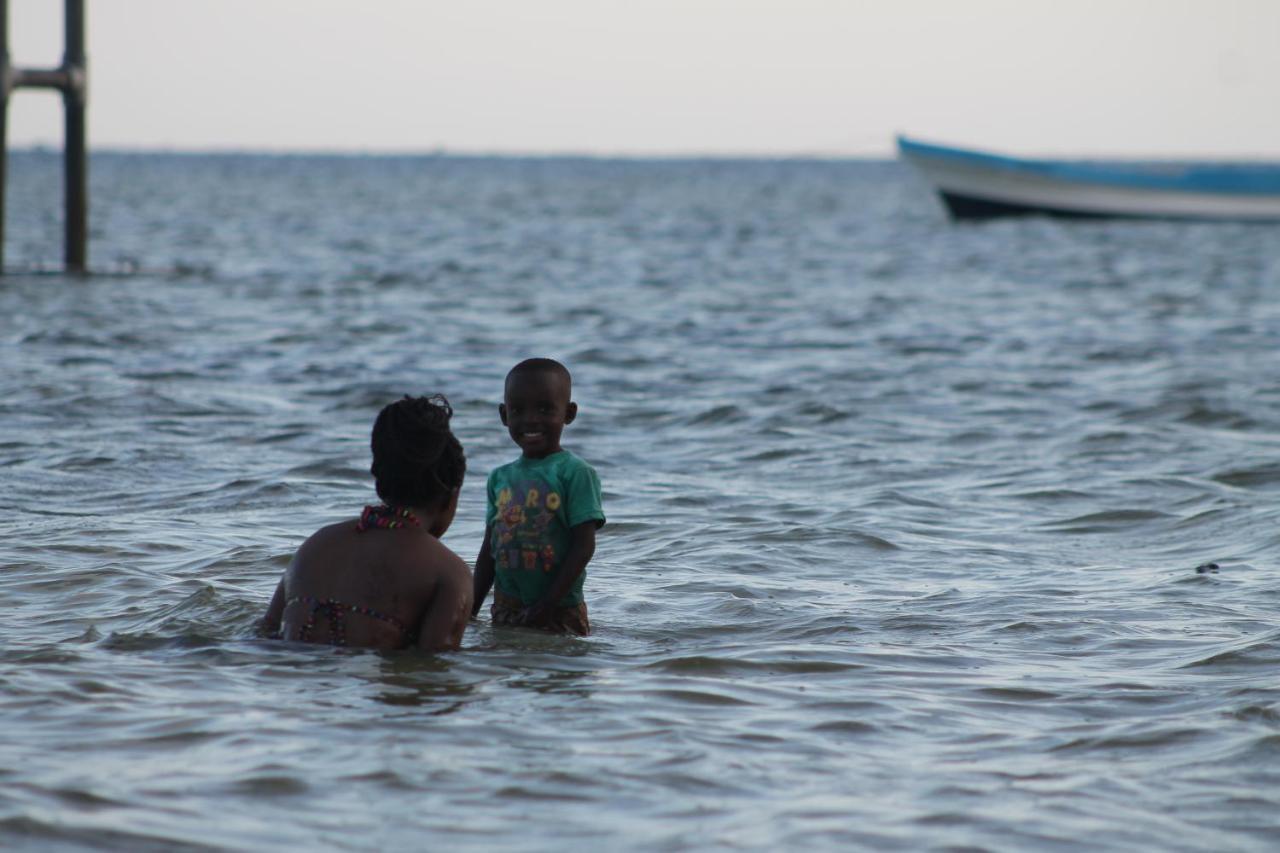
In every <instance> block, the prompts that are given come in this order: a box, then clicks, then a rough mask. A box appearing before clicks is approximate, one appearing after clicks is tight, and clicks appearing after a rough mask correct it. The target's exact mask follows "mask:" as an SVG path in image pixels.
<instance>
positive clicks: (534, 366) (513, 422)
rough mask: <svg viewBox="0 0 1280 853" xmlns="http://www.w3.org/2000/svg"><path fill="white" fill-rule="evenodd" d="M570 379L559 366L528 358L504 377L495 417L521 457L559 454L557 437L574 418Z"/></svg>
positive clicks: (535, 457)
mask: <svg viewBox="0 0 1280 853" xmlns="http://www.w3.org/2000/svg"><path fill="white" fill-rule="evenodd" d="M572 396H573V379H572V378H571V377H570V376H569V371H568V370H567V369H566V368H565V366H564V365H563V364H561V363H560V362H558V361H554V360H552V359H549V358H529V359H525V360H524V361H522V362H520V363H519V364H517V365H516V366H515V367H513V368H511V371H510V372H509V373H507V383H506V387H505V388H504V389H503V393H502V404H501V405H499V406H498V416H499V417H501V418H502V423H503V424H504V425H506V427H507V432H509V433H510V434H511V440H512V441H514V442H515V443H516V444H517V445H519V447H520V449H521V450H522V451H524V455H525V456H527V457H529V458H531V459H541V458H543V457H544V456H550V455H551V454H552V453H556V452H557V451H559V450H560V433H562V432H564V428H565V427H566V426H567V425H568V424H571V423H573V419H574V418H576V417H577V416H578V404H577V403H575V402H573V400H572Z"/></svg>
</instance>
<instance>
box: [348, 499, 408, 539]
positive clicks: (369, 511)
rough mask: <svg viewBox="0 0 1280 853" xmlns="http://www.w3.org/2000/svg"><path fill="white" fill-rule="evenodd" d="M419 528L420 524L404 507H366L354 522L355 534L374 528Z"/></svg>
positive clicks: (384, 505)
mask: <svg viewBox="0 0 1280 853" xmlns="http://www.w3.org/2000/svg"><path fill="white" fill-rule="evenodd" d="M421 526H422V522H421V521H418V517H417V516H416V515H414V514H413V513H412V512H411V511H409V510H407V509H405V508H404V507H399V506H387V505H386V504H379V505H378V506H367V507H365V508H364V512H362V513H360V520H359V521H357V522H356V533H364V532H365V531H366V530H372V529H374V528H377V529H379V530H394V529H396V528H397V527H421Z"/></svg>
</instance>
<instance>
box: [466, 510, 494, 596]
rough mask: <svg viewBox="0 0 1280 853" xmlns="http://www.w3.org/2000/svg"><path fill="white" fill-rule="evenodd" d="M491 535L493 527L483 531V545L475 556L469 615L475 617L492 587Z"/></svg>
mask: <svg viewBox="0 0 1280 853" xmlns="http://www.w3.org/2000/svg"><path fill="white" fill-rule="evenodd" d="M492 535H493V525H492V524H490V525H489V526H487V527H486V528H485V529H484V544H482V545H481V546H480V553H479V555H477V556H476V573H475V578H474V580H473V581H472V587H471V615H472V616H475V615H476V614H477V613H479V612H480V608H481V607H482V606H483V605H484V600H485V597H486V596H488V595H489V590H490V589H491V588H492V587H493V553H492V552H491V551H490V550H489V539H490V537H491V536H492Z"/></svg>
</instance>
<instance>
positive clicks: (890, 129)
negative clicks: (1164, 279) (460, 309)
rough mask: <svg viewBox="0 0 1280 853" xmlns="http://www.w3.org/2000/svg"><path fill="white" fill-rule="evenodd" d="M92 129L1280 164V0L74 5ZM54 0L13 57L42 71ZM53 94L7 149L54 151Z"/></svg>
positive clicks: (315, 0)
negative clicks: (924, 146)
mask: <svg viewBox="0 0 1280 853" xmlns="http://www.w3.org/2000/svg"><path fill="white" fill-rule="evenodd" d="M86 5H87V6H88V12H87V14H88V28H89V44H88V50H89V62H90V102H89V108H90V122H89V132H90V145H91V146H98V147H113V148H120V147H127V148H178V149H201V150H204V149H226V148H236V149H268V150H286V149H298V150H317V149H319V150H341V151H427V150H434V149H444V150H448V151H459V152H536V153H551V152H573V153H595V154H664V155H665V154H731V155H732V154H775V155H887V154H889V153H890V152H891V149H892V143H893V136H894V134H895V133H896V132H906V133H909V134H913V135H916V136H920V137H922V138H925V139H929V140H936V141H944V142H957V143H966V144H973V145H980V146H983V147H988V148H993V149H996V150H1000V151H1005V152H1009V153H1035V154H1047V153H1063V154H1083V155H1089V154H1092V155H1106V154H1117V155H1132V156H1141V155H1155V156H1174V155H1190V156H1198V155H1211V156H1262V157H1270V158H1274V159H1280V109H1277V104H1278V103H1280V89H1278V86H1280V45H1278V42H1280V0H87V3H86ZM62 6H63V4H62V3H61V2H57V0H10V3H9V7H10V27H9V31H10V35H9V42H10V52H11V54H12V57H13V61H14V64H16V65H18V66H22V67H47V66H54V65H57V64H58V62H59V61H60V58H61V53H62ZM61 121H62V119H61V107H60V102H59V100H58V98H57V96H56V95H54V94H52V93H48V92H33V91H26V90H24V91H19V92H17V93H15V94H14V95H13V96H11V99H10V102H9V138H10V141H11V143H12V144H15V145H28V144H32V143H44V144H49V145H54V146H60V145H61V141H62V124H61Z"/></svg>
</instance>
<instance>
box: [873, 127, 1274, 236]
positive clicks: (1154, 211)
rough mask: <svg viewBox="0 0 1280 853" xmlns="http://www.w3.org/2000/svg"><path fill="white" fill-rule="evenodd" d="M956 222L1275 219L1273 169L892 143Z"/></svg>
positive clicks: (907, 142)
mask: <svg viewBox="0 0 1280 853" xmlns="http://www.w3.org/2000/svg"><path fill="white" fill-rule="evenodd" d="M898 145H899V150H900V152H901V154H902V158H903V159H904V160H906V161H907V162H908V163H910V164H911V165H912V166H914V167H915V168H916V169H917V170H918V171H919V172H920V173H921V174H922V175H923V176H924V177H925V178H926V179H927V180H928V181H929V182H930V183H931V184H932V185H933V186H934V188H935V189H936V190H937V192H938V193H939V195H940V196H941V198H942V201H943V204H944V205H945V206H946V208H947V211H948V212H949V213H950V214H951V215H952V216H953V217H954V218H956V219H991V218H995V217H1001V216H1025V215H1034V214H1041V215H1048V216H1061V217H1071V218H1144V219H1189V220H1242V221H1258V222H1271V221H1280V167H1278V166H1274V165H1270V164H1251V165H1248V166H1246V165H1212V164H1199V165H1197V164H1151V163H1146V164H1143V163H1115V162H1105V161H1104V162H1093V163H1090V162H1088V161H1081V162H1073V161H1051V160H1026V159H1018V158H1012V157H1001V156H997V155H991V154H985V153H982V152H976V151H969V150H966V149H958V148H948V147H944V146H937V145H928V144H925V143H918V142H914V141H912V140H907V139H899V140H898Z"/></svg>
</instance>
